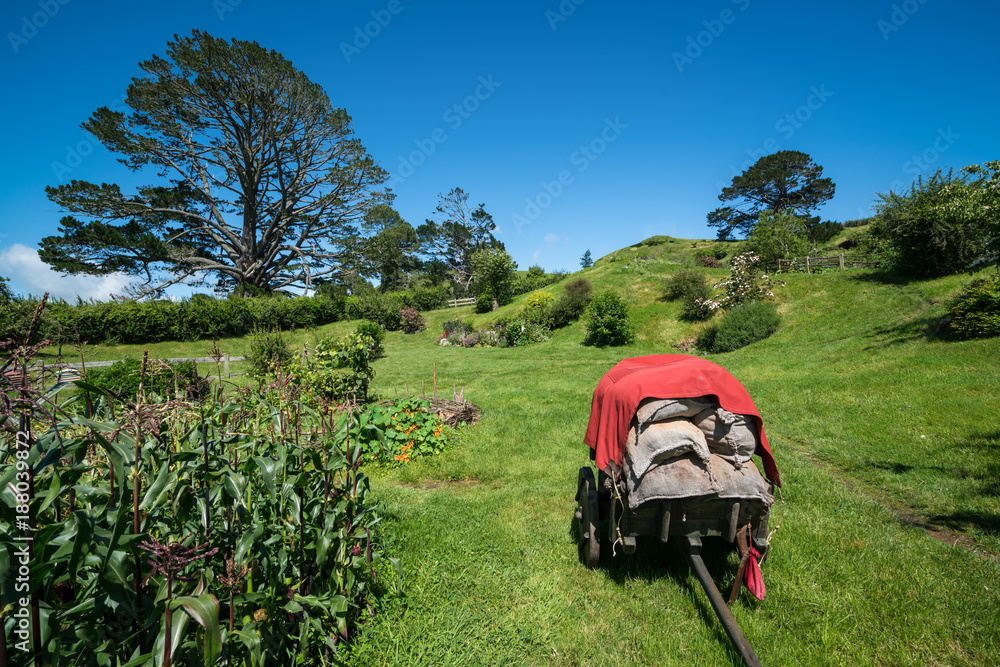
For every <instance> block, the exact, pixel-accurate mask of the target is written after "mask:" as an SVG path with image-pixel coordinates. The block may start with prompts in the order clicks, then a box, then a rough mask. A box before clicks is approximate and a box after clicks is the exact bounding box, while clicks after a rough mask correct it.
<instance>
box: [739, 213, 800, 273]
mask: <svg viewBox="0 0 1000 667" xmlns="http://www.w3.org/2000/svg"><path fill="white" fill-rule="evenodd" d="M809 245H810V244H809V236H808V228H807V226H806V221H805V220H804V219H803V218H800V217H798V216H796V215H792V214H791V213H789V212H787V211H779V212H777V213H774V212H772V211H763V212H762V213H761V214H760V218H759V219H758V220H757V224H756V225H754V228H753V230H752V231H751V232H750V236H749V238H748V239H747V243H746V246H747V248H748V249H749V250H751V251H753V252H755V253H757V255H759V256H760V261H761V262H762V263H763V264H764V267H765V268H766V267H774V268H775V269H777V268H778V260H779V259H789V258H791V257H801V256H802V255H806V254H808V253H809Z"/></svg>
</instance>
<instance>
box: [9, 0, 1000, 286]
mask: <svg viewBox="0 0 1000 667" xmlns="http://www.w3.org/2000/svg"><path fill="white" fill-rule="evenodd" d="M998 23H1000V7H998V5H997V4H996V3H995V2H950V3H945V2H942V1H941V0H906V1H903V2H872V1H867V2H860V1H850V0H849V1H844V2H837V3H811V2H795V3H792V2H764V1H763V0H713V1H701V2H694V1H690V2H663V3H655V4H654V3H651V2H617V3H610V2H599V1H598V0H562V1H561V2H560V1H559V0H549V1H545V0H541V1H538V2H520V1H509V2H502V3H501V2H493V3H479V2H430V1H423V2H422V1H421V0H377V1H373V2H367V1H359V2H336V3H319V2H294V1H288V2H282V3H276V2H263V1H262V0H197V1H193V0H177V1H173V2H162V1H159V0H151V1H149V2H141V3H139V2H129V3H124V2H103V3H96V2H87V1H86V0H34V1H24V0H7V2H5V3H3V8H2V9H0V31H2V34H3V41H2V43H0V72H2V77H3V78H2V80H3V84H4V91H5V95H4V98H5V101H6V103H5V104H4V105H3V107H2V111H0V114H2V115H3V121H4V122H3V127H5V128H6V131H7V133H8V136H7V138H6V141H5V147H6V157H7V159H6V160H4V161H3V162H2V164H0V183H2V186H0V187H2V197H0V275H3V276H7V277H9V278H11V279H12V283H13V287H14V289H15V291H17V292H21V293H28V292H30V293H36V294H39V293H41V292H42V291H44V290H51V291H53V293H54V294H56V295H58V296H63V297H66V298H72V297H73V296H74V295H75V294H80V295H81V296H83V297H84V298H89V297H95V298H98V299H106V298H107V294H108V293H109V292H112V291H114V292H120V291H121V289H120V288H121V285H122V284H123V282H124V280H123V279H122V278H120V277H110V278H104V279H96V278H91V279H86V280H84V279H79V278H60V277H58V276H56V275H55V274H52V273H50V272H48V271H46V270H45V269H44V268H43V267H41V266H39V265H38V262H37V257H36V256H35V254H34V249H36V248H37V244H38V242H39V240H40V239H41V238H42V237H43V236H47V235H50V234H53V233H55V231H56V228H57V224H58V221H59V218H60V217H61V214H60V212H59V211H56V210H54V207H53V205H52V204H51V203H50V202H49V201H48V199H47V198H46V197H45V194H44V188H45V186H46V185H55V184H58V183H64V182H68V181H69V180H70V179H73V178H76V179H83V180H89V181H94V182H102V181H104V182H118V183H121V184H123V186H125V185H129V184H135V183H141V182H150V181H152V180H153V179H152V177H149V178H143V177H136V176H133V175H132V174H130V173H129V172H128V171H127V170H125V168H124V167H122V166H120V165H119V164H118V163H117V162H115V157H114V156H113V155H111V154H110V153H108V152H107V151H106V150H105V149H104V148H103V147H101V146H100V145H98V144H97V143H96V142H95V141H94V140H93V139H92V138H89V136H88V135H86V134H84V133H83V132H82V130H80V127H79V125H80V123H81V122H83V121H84V120H86V119H87V117H88V116H89V115H90V114H91V112H93V111H94V110H95V109H97V108H98V107H101V106H113V105H115V103H116V102H117V101H118V100H120V99H121V98H122V96H123V95H124V93H125V90H126V87H127V86H128V83H129V81H130V79H131V77H133V76H136V75H139V74H140V70H139V69H138V67H137V63H138V62H140V61H141V60H144V59H146V58H149V57H150V56H152V55H154V54H163V53H164V51H165V46H166V43H167V41H168V40H170V39H171V38H172V37H173V35H175V34H178V35H187V34H190V32H191V30H192V29H194V28H197V29H201V30H205V31H207V32H209V33H210V34H212V35H214V36H216V37H226V38H238V39H243V40H254V41H257V42H258V43H260V44H261V45H262V46H265V47H268V48H272V49H275V50H277V51H279V52H281V53H282V54H283V55H284V56H285V57H286V58H288V59H290V60H291V61H292V62H293V63H294V65H295V66H296V67H298V68H299V69H301V70H302V71H304V72H305V73H306V75H307V76H309V77H310V78H311V79H312V80H313V81H315V82H317V83H319V84H320V85H322V86H323V88H324V89H325V90H326V92H327V94H328V95H329V96H330V99H331V101H332V102H333V104H334V105H335V106H339V107H343V108H345V109H346V110H347V111H348V113H349V114H351V116H352V118H353V121H354V128H355V132H356V134H357V136H358V137H359V138H360V139H361V141H362V142H363V143H364V145H365V146H366V147H367V149H368V150H369V152H370V153H371V154H372V155H373V156H374V157H375V159H377V160H378V161H379V162H380V164H381V165H382V166H383V167H384V168H385V169H387V170H388V171H389V172H390V173H392V174H393V183H392V185H393V190H394V192H395V193H396V195H397V198H396V201H395V206H396V208H397V209H398V210H399V211H400V213H401V214H402V215H403V217H404V218H405V219H406V220H407V221H409V222H410V223H411V224H413V225H414V226H416V225H419V224H421V223H422V222H423V221H424V220H425V219H426V218H428V217H430V216H431V214H432V213H433V211H434V207H435V205H436V202H437V197H438V194H439V193H443V192H447V191H448V190H450V189H451V188H453V187H456V186H458V187H461V188H463V189H464V190H465V191H466V192H468V193H469V194H470V199H471V200H473V201H474V203H475V204H478V203H480V202H482V203H484V204H485V207H486V210H487V211H488V212H490V213H491V214H492V215H493V217H494V220H495V221H496V223H497V225H498V227H499V230H500V232H499V233H498V234H497V236H498V238H500V239H501V240H502V241H503V242H504V243H505V244H506V246H507V249H508V251H509V252H510V253H511V255H512V256H513V257H514V259H515V261H517V263H518V264H519V266H520V268H522V269H526V268H527V267H528V266H529V265H532V264H539V265H541V266H543V267H544V268H546V269H547V270H558V269H566V270H570V271H573V270H576V269H577V268H579V260H580V257H581V255H583V253H584V252H585V251H586V250H588V249H589V250H590V251H591V253H592V254H593V256H594V257H595V258H596V257H600V256H602V255H604V254H607V253H609V252H611V251H613V250H616V249H618V248H620V247H623V246H626V245H630V244H632V243H636V242H638V241H640V240H642V239H644V238H647V237H649V236H652V235H655V234H669V235H671V236H676V237H681V238H711V237H713V236H714V233H713V231H712V230H710V229H709V228H708V227H707V226H706V224H705V216H706V214H707V213H708V212H709V211H711V210H713V209H714V208H716V207H718V206H719V205H720V204H719V202H718V194H719V192H720V190H721V188H722V187H723V186H724V185H726V184H728V183H729V182H730V181H731V179H732V177H733V175H734V174H736V173H739V172H740V171H742V170H743V169H745V168H746V167H748V166H750V165H751V164H752V163H753V162H754V161H755V160H756V159H757V158H758V157H760V156H762V155H765V154H767V153H772V152H774V151H776V150H785V149H791V150H799V151H803V152H806V153H809V154H810V155H811V156H812V157H813V159H814V160H815V161H816V162H817V163H818V164H820V165H822V166H823V167H824V175H825V176H828V177H830V178H832V179H833V181H834V182H835V183H836V186H837V190H836V195H835V197H834V198H833V200H832V201H831V202H829V203H828V204H827V205H826V206H824V207H823V208H821V209H820V210H819V211H818V213H819V214H820V215H821V216H822V217H823V218H824V219H830V220H839V221H844V220H850V219H854V218H858V217H863V216H865V215H868V214H869V212H870V210H871V206H872V204H873V202H874V201H875V199H876V197H875V193H876V192H886V191H888V190H889V189H899V188H901V187H905V186H908V185H909V184H910V182H911V181H912V180H913V179H914V178H915V177H916V176H917V175H919V174H926V173H930V172H933V171H934V170H935V169H938V168H944V169H948V168H950V167H954V168H956V169H957V168H960V167H963V166H965V165H969V164H980V163H983V162H985V161H988V160H993V159H998V158H1000V133H998V131H997V121H996V118H997V109H998V108H1000V104H998V102H1000V99H998V98H1000V87H998V85H997V82H998V80H1000V55H998V51H997V49H996V48H995V30H996V26H997V25H998Z"/></svg>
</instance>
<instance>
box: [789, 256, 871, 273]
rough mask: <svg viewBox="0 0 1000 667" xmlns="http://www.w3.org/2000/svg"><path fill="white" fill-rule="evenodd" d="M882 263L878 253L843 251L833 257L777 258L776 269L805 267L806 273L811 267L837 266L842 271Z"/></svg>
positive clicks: (866, 267)
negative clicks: (846, 255)
mask: <svg viewBox="0 0 1000 667" xmlns="http://www.w3.org/2000/svg"><path fill="white" fill-rule="evenodd" d="M881 264H882V258H881V257H880V256H879V255H851V256H850V257H848V258H845V257H844V253H840V254H839V255H835V256H833V257H802V258H799V259H779V260H778V271H790V270H793V269H805V272H806V273H811V272H812V270H813V269H820V268H824V269H825V268H834V267H836V268H839V269H840V270H841V271H844V270H845V269H847V268H851V269H873V268H876V267H878V266H880V265H881Z"/></svg>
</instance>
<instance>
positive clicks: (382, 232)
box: [359, 204, 421, 292]
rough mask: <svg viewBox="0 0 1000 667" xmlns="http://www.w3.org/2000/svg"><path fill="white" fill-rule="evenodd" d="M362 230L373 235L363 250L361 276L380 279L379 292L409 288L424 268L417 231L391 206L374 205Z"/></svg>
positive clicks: (367, 240) (365, 241)
mask: <svg viewBox="0 0 1000 667" xmlns="http://www.w3.org/2000/svg"><path fill="white" fill-rule="evenodd" d="M362 227H363V228H364V230H365V231H366V232H368V233H369V234H370V236H368V237H367V238H365V239H364V240H363V241H362V242H361V243H360V247H359V254H360V257H359V262H360V263H361V264H362V266H363V268H362V270H361V273H362V274H363V275H365V276H369V277H374V278H378V281H379V291H382V292H387V291H391V290H394V289H402V288H405V287H406V286H407V283H408V281H409V279H410V277H411V276H412V274H413V273H414V272H416V271H417V270H419V269H420V266H421V262H420V259H419V258H418V257H417V254H416V253H417V248H418V245H419V242H418V239H417V233H416V230H414V229H413V226H412V225H410V223H408V222H406V221H405V220H403V218H402V216H400V215H399V212H398V211H396V209H394V208H392V207H391V206H389V205H388V204H376V205H375V206H373V207H372V208H371V210H369V211H368V213H367V214H365V218H364V222H363V223H362Z"/></svg>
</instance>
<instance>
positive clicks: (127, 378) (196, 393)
mask: <svg viewBox="0 0 1000 667" xmlns="http://www.w3.org/2000/svg"><path fill="white" fill-rule="evenodd" d="M87 382H89V383H90V384H94V385H97V386H99V387H103V388H105V389H108V390H109V391H112V392H114V393H115V394H117V395H118V397H119V398H121V400H123V401H134V400H135V399H136V397H137V396H138V395H139V384H140V382H141V383H142V387H143V393H144V394H145V395H146V396H147V397H153V396H154V395H155V396H160V397H163V398H175V397H176V395H177V393H181V392H182V393H181V396H182V397H187V398H188V399H190V400H202V399H204V398H206V397H207V396H208V394H209V383H208V379H207V378H205V377H199V376H198V369H197V367H196V366H195V364H194V362H191V361H180V362H177V363H167V362H164V361H160V360H158V359H152V360H150V361H149V362H148V363H147V364H146V375H145V376H143V375H142V361H140V360H139V359H136V358H135V357H125V359H123V360H122V361H116V362H115V363H113V364H111V365H110V366H107V367H104V368H101V367H98V368H90V369H88V370H87ZM175 392H176V393H175Z"/></svg>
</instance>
